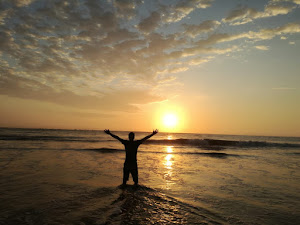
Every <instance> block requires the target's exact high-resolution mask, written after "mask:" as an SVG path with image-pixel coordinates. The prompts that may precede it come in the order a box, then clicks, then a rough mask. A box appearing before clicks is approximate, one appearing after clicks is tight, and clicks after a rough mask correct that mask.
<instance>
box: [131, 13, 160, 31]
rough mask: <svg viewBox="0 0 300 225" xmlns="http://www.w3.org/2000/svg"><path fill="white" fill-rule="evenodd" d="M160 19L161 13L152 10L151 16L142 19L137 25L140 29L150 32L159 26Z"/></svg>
mask: <svg viewBox="0 0 300 225" xmlns="http://www.w3.org/2000/svg"><path fill="white" fill-rule="evenodd" d="M160 20H161V17H160V14H159V13H158V12H152V13H151V14H150V16H149V17H147V18H145V19H144V20H142V21H141V22H140V23H139V24H138V26H137V27H138V29H139V30H141V31H143V32H147V33H149V32H151V31H153V30H154V29H155V28H156V27H157V26H158V24H159V22H160Z"/></svg>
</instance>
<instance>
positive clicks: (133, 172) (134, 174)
mask: <svg viewBox="0 0 300 225" xmlns="http://www.w3.org/2000/svg"><path fill="white" fill-rule="evenodd" d="M130 172H131V175H132V178H133V181H134V184H135V185H138V183H139V177H138V168H137V167H136V168H134V169H131V171H130Z"/></svg>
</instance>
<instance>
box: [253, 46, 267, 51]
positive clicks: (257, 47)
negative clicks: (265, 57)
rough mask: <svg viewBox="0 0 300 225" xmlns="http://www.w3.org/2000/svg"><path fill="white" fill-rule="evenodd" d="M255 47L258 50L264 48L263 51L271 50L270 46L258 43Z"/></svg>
mask: <svg viewBox="0 0 300 225" xmlns="http://www.w3.org/2000/svg"><path fill="white" fill-rule="evenodd" d="M254 47H255V48H256V49H258V50H263V51H267V50H269V46H265V45H256V46H254Z"/></svg>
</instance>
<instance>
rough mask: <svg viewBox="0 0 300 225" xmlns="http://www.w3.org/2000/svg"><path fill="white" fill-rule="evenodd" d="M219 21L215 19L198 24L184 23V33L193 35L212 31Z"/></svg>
mask: <svg viewBox="0 0 300 225" xmlns="http://www.w3.org/2000/svg"><path fill="white" fill-rule="evenodd" d="M220 24H221V23H220V22H219V21H216V20H206V21H204V22H202V23H200V24H199V25H190V24H189V25H188V24H184V25H183V26H184V28H185V33H186V34H187V35H189V36H191V37H195V36H197V35H199V34H201V33H205V32H209V31H213V30H214V29H216V28H217V27H218V26H219V25H220Z"/></svg>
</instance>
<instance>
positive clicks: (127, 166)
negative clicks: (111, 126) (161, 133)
mask: <svg viewBox="0 0 300 225" xmlns="http://www.w3.org/2000/svg"><path fill="white" fill-rule="evenodd" d="M104 132H105V133H107V134H109V135H110V136H112V137H113V138H115V139H117V140H118V141H120V142H121V143H122V144H123V145H124V146H125V151H126V158H125V162H124V168H123V185H126V182H127V181H128V178H129V173H131V175H132V178H133V181H134V184H135V185H138V182H139V178H138V167H137V160H136V154H137V149H138V147H139V145H140V144H142V143H143V142H144V141H146V140H147V139H148V138H151V137H152V136H153V135H155V134H157V132H158V130H157V129H156V130H153V132H152V134H150V135H148V136H146V137H144V138H143V139H141V140H137V141H134V133H133V132H130V133H129V134H128V138H129V140H124V139H122V138H120V137H118V136H117V135H114V134H112V133H111V132H110V131H109V130H104Z"/></svg>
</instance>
